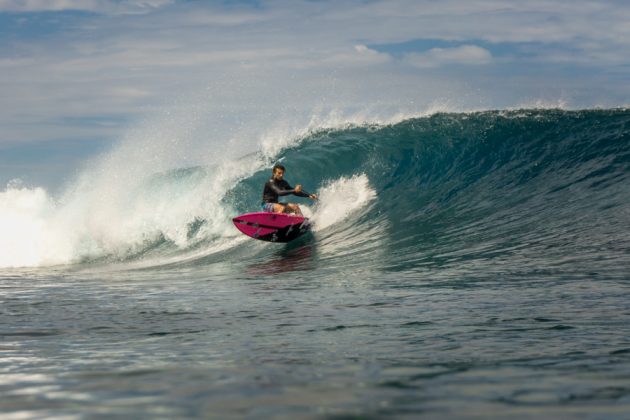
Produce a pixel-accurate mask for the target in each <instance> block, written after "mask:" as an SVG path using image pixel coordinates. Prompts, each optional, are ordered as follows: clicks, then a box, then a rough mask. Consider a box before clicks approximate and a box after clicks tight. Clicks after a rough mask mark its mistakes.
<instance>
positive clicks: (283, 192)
mask: <svg viewBox="0 0 630 420" xmlns="http://www.w3.org/2000/svg"><path fill="white" fill-rule="evenodd" d="M268 186H269V188H270V189H271V190H272V191H273V192H274V193H276V194H278V195H282V196H284V195H289V194H295V189H294V188H292V187H291V186H290V185H289V184H285V185H283V187H287V189H280V188H278V186H277V185H275V184H274V183H273V182H270V183H269V184H268Z"/></svg>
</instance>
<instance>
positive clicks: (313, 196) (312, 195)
mask: <svg viewBox="0 0 630 420" xmlns="http://www.w3.org/2000/svg"><path fill="white" fill-rule="evenodd" d="M308 198H310V199H311V200H317V194H311V195H309V196H308Z"/></svg>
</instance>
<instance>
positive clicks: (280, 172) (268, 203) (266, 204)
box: [262, 163, 317, 216]
mask: <svg viewBox="0 0 630 420" xmlns="http://www.w3.org/2000/svg"><path fill="white" fill-rule="evenodd" d="M284 172H285V169H284V166H282V165H280V164H279V163H277V164H275V165H274V166H273V168H272V169H271V179H269V181H267V182H266V183H265V189H264V190H263V199H262V210H263V211H267V212H273V213H294V214H297V215H298V216H302V210H300V206H298V205H297V204H294V203H279V202H278V197H279V196H284V195H289V194H293V195H297V196H298V197H308V198H310V199H311V200H317V195H316V194H310V193H307V192H306V191H304V190H303V189H302V186H301V185H300V184H298V185H296V186H295V188H293V187H292V186H291V185H289V183H288V182H287V181H285V180H284V179H283V177H284Z"/></svg>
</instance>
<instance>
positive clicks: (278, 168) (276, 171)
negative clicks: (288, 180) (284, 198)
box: [271, 163, 285, 180]
mask: <svg viewBox="0 0 630 420" xmlns="http://www.w3.org/2000/svg"><path fill="white" fill-rule="evenodd" d="M284 171H285V169H284V166H282V165H280V164H279V163H276V164H275V165H273V168H272V169H271V175H272V177H273V179H278V180H280V179H282V177H283V176H284Z"/></svg>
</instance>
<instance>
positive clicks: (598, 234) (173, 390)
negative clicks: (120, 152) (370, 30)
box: [0, 110, 630, 418]
mask: <svg viewBox="0 0 630 420" xmlns="http://www.w3.org/2000/svg"><path fill="white" fill-rule="evenodd" d="M248 160H251V156H250V157H246V158H244V159H243V161H235V162H230V163H229V167H230V168H236V169H235V170H237V171H236V173H235V174H233V176H232V177H231V178H230V177H228V178H227V179H226V180H225V182H219V181H220V176H223V175H222V174H224V173H225V172H226V169H225V167H210V166H209V167H191V168H182V169H177V170H173V171H166V172H162V173H157V174H147V177H145V178H143V179H141V180H139V181H138V182H137V183H136V184H133V185H128V187H129V188H126V189H125V191H126V192H127V191H133V194H130V195H124V194H123V195H120V194H121V193H119V192H116V193H113V192H111V191H112V190H111V189H107V190H105V189H100V190H99V194H101V195H102V194H109V195H108V197H110V198H111V197H113V198H117V199H119V200H118V201H117V202H119V203H124V205H123V204H117V205H116V206H115V207H111V208H107V209H106V212H105V210H103V211H104V212H105V213H102V214H101V213H98V212H94V211H92V212H91V213H89V214H90V217H87V216H85V214H86V212H85V211H84V210H83V209H84V208H91V209H92V207H90V206H91V205H92V203H93V199H92V198H89V194H82V195H81V199H80V200H79V199H76V198H73V197H72V196H71V195H70V196H66V197H63V198H59V199H51V198H47V197H45V194H43V193H42V192H41V191H40V192H37V191H35V190H34V189H26V188H21V189H20V188H17V187H14V188H13V189H7V191H6V192H5V193H4V194H5V195H4V196H3V197H2V200H5V201H3V203H4V204H5V207H2V208H3V209H5V213H4V217H5V220H8V218H9V217H14V219H11V220H12V223H17V222H20V221H22V222H23V221H24V219H17V218H16V216H15V214H14V213H8V210H6V208H10V207H8V206H7V205H6V203H7V202H9V201H8V200H17V199H18V198H20V199H26V198H28V199H30V200H31V201H29V202H30V203H35V204H33V207H29V209H31V210H32V211H31V213H29V215H31V216H32V217H33V218H35V216H37V218H36V219H27V220H26V221H27V222H28V223H29V226H30V225H33V223H34V222H35V221H38V222H41V223H42V226H43V227H42V229H41V231H38V232H37V233H29V234H32V235H33V236H31V237H29V238H28V239H29V240H30V241H31V244H36V245H38V244H49V243H51V241H52V243H57V244H59V246H58V247H57V248H56V249H55V252H54V253H50V252H48V253H46V252H41V253H39V254H35V256H34V257H33V256H32V255H34V254H33V253H31V254H29V258H28V259H27V258H26V257H25V255H24V253H20V252H17V251H16V252H14V253H11V250H10V249H9V248H7V250H8V252H6V253H5V256H6V257H5V258H4V260H2V261H4V265H5V268H1V269H0V276H1V277H0V288H1V290H0V296H1V303H0V308H1V310H0V340H1V341H0V354H1V357H0V395H2V397H0V411H1V412H2V413H4V414H5V415H8V414H11V415H13V416H15V417H18V416H22V415H23V416H26V417H29V416H46V417H54V416H59V417H63V416H69V417H74V416H78V417H81V416H100V415H103V416H112V415H117V416H121V417H132V418H136V417H143V416H150V417H168V418H173V417H178V418H179V417H189V416H191V417H198V416H204V417H217V418H226V417H227V418H230V417H239V418H240V417H250V418H260V417H269V418H353V417H357V418H380V417H386V416H394V417H400V418H405V417H409V418H416V417H418V416H419V415H423V416H426V417H429V418H486V417H488V416H490V415H496V416H510V417H514V418H533V417H544V418H559V417H560V418H623V417H625V416H627V413H628V412H629V410H630V386H628V383H630V327H629V325H630V300H629V299H628V293H629V292H630V282H629V280H630V277H629V274H628V273H630V235H629V234H628V232H629V231H630V230H629V227H630V182H629V179H628V178H630V112H628V111H627V110H593V111H573V112H568V111H557V110H546V111H533V110H532V111H528V110H524V111H503V112H480V113H471V114H436V115H432V116H429V117H423V118H416V119H410V120H405V121H402V122H400V123H397V124H392V125H386V126H383V125H373V126H371V125H365V126H360V127H356V126H355V127H346V128H339V129H328V130H318V131H314V132H311V133H310V134H308V135H306V136H303V137H301V138H299V139H296V141H294V142H292V143H290V144H289V146H288V147H286V148H284V149H282V150H280V151H279V152H278V153H277V154H275V155H274V156H273V159H272V160H273V161H275V160H281V161H282V162H283V163H284V164H285V166H287V169H288V171H287V178H288V179H289V181H292V182H293V183H297V182H300V183H302V184H303V185H305V188H306V186H308V187H309V188H310V189H312V190H316V191H317V192H318V193H319V194H320V196H321V198H322V200H321V202H320V203H319V204H318V205H316V206H307V205H309V203H308V202H307V201H300V202H301V203H303V204H304V205H305V209H306V211H307V212H309V214H311V216H312V219H313V220H314V221H315V226H316V227H315V229H314V232H313V234H312V235H311V236H309V237H307V238H304V239H300V240H298V241H295V242H293V243H291V244H288V245H279V244H267V243H262V242H257V241H252V240H248V239H245V238H244V237H242V235H240V234H238V232H237V231H236V229H234V228H233V227H232V226H231V225H230V217H231V216H232V215H235V214H238V213H241V212H246V211H251V209H252V208H254V207H256V206H257V205H258V201H259V198H260V197H259V196H260V193H261V188H262V184H263V183H264V181H265V180H266V178H267V176H268V172H269V168H270V165H269V164H268V163H269V162H268V161H265V160H264V159H262V158H261V163H260V165H259V166H256V165H254V166H252V167H249V168H248V169H247V170H242V171H240V172H239V171H238V169H242V168H243V166H239V165H245V163H243V162H246V161H248ZM221 179H222V178H221ZM226 185H227V186H226ZM92 186H93V187H94V184H92ZM96 189H98V188H96ZM310 189H309V190H310ZM202 191H209V193H208V194H209V195H208V196H204V193H203V192H202ZM217 191H218V192H219V193H217ZM126 192H125V194H126ZM42 194H43V195H42ZM86 196H87V197H88V198H85V197H86ZM68 197H69V198H68ZM121 197H122V198H121ZM209 197H211V198H212V197H213V198H214V201H212V200H211V198H209ZM123 198H124V199H123ZM197 198H199V200H197ZM38 200H39V201H38ZM298 200H299V199H298ZM111 201H112V200H110V202H111ZM114 201H116V200H114ZM165 203H169V204H171V205H170V206H166V207H167V210H164V209H163V208H164V204H165ZM200 203H202V204H200ZM9 204H10V202H9ZM33 209H35V210H37V211H35V210H33ZM173 209H175V210H173ZM29 211H30V210H29ZM118 212H128V213H126V214H127V215H128V216H129V217H128V219H130V220H132V221H133V223H131V222H129V223H127V224H126V225H125V230H124V232H123V233H124V234H123V233H121V232H119V231H118V230H117V226H118V225H119V224H120V223H122V222H120V223H112V219H114V218H113V216H112V215H114V214H117V213H118ZM21 214H22V216H24V213H21ZM155 214H159V215H160V218H159V220H158V219H157V218H155V217H154V216H155ZM96 216H98V218H97V217H96ZM106 216H107V217H106ZM24 217H25V216H24ZM67 219H71V220H73V221H74V224H68V223H67V222H66V220H67ZM102 220H105V221H107V222H108V223H104V222H103V223H104V226H106V227H107V228H106V229H100V226H101V225H100V224H99V223H98V222H99V221H102ZM114 220H115V219H114ZM79 221H80V223H79ZM7 226H8V224H7ZM68 226H73V227H72V228H69V227H68ZM68 229H70V230H68ZM42 232H44V233H42ZM25 235H26V234H25V233H24V230H22V234H21V235H20V236H19V237H15V238H13V239H12V240H13V243H14V244H15V246H14V247H13V248H14V249H15V250H19V249H20V246H21V245H22V242H21V241H22V240H24V237H25ZM31 247H32V249H36V250H39V249H40V248H38V247H37V246H34V245H32V246H31ZM41 249H47V248H45V247H43V246H42V248H41ZM9 256H10V257H11V258H13V259H12V260H9ZM27 263H28V264H27ZM20 265H22V267H19V266H20ZM24 265H30V267H23V266H24Z"/></svg>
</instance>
